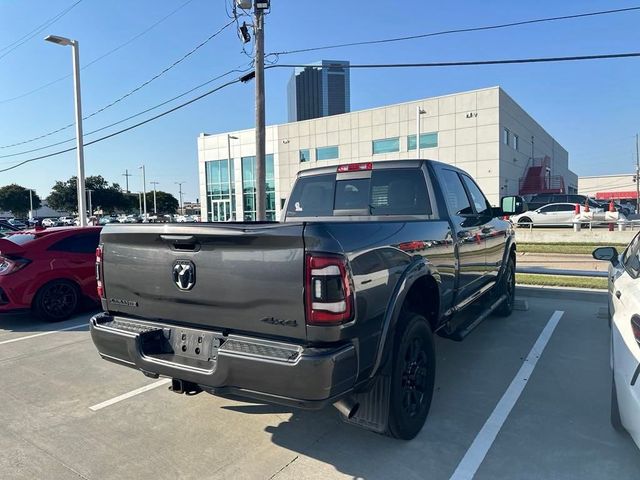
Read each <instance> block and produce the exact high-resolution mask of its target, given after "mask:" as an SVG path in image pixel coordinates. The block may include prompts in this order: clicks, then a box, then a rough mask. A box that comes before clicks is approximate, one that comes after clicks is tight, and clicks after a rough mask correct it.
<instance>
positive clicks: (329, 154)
mask: <svg viewBox="0 0 640 480" xmlns="http://www.w3.org/2000/svg"><path fill="white" fill-rule="evenodd" d="M339 155H340V152H339V150H338V147H320V148H316V160H318V161H320V160H333V159H334V158H338V157H339Z"/></svg>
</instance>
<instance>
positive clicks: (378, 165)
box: [298, 159, 461, 177]
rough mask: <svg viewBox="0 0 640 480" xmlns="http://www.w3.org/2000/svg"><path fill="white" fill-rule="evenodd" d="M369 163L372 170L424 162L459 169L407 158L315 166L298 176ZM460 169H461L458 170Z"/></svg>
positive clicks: (418, 166) (410, 165)
mask: <svg viewBox="0 0 640 480" xmlns="http://www.w3.org/2000/svg"><path fill="white" fill-rule="evenodd" d="M365 163H370V164H371V165H372V170H381V169H388V168H389V169H390V168H420V167H421V166H422V165H424V164H425V163H432V164H434V163H436V164H442V165H447V167H451V168H453V169H454V170H459V169H458V168H456V167H455V166H454V165H449V164H445V163H443V162H438V161H436V160H426V159H408V160H379V161H377V162H353V163H348V164H340V165H330V166H327V167H316V168H309V169H305V170H301V171H299V172H298V177H307V176H311V175H321V174H323V173H336V170H337V168H338V167H340V166H343V165H359V164H365ZM460 171H461V170H460Z"/></svg>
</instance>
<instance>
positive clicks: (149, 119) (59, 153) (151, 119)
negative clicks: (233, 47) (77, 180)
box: [0, 78, 240, 173]
mask: <svg viewBox="0 0 640 480" xmlns="http://www.w3.org/2000/svg"><path fill="white" fill-rule="evenodd" d="M239 82H240V79H239V78H237V79H235V80H230V81H228V82H227V83H223V84H222V85H220V86H218V87H216V88H214V89H212V90H209V91H207V92H205V93H203V94H202V95H199V96H197V97H195V98H192V99H191V100H189V101H187V102H184V103H181V104H180V105H176V106H175V107H173V108H170V109H169V110H165V111H164V112H162V113H159V114H158V115H155V116H153V117H150V118H147V119H146V120H143V121H141V122H138V123H136V124H134V125H131V126H129V127H126V128H123V129H122V130H118V131H117V132H113V133H110V134H109V135H105V136H104V137H100V138H96V139H95V140H91V141H90V142H87V143H84V144H83V145H84V146H85V147H88V146H89V145H93V144H94V143H99V142H102V141H104V140H107V139H108V138H111V137H115V136H117V135H120V134H122V133H125V132H128V131H129V130H133V129H134V128H138V127H141V126H142V125H145V124H147V123H149V122H152V121H154V120H157V119H158V118H161V117H164V116H165V115H169V114H170V113H173V112H175V111H176V110H179V109H181V108H184V107H186V106H187V105H191V104H192V103H194V102H197V101H198V100H201V99H203V98H205V97H207V96H209V95H211V94H212V93H215V92H217V91H219V90H222V89H223V88H226V87H228V86H230V85H233V84H234V83H239ZM75 149H76V147H70V148H67V149H64V150H59V151H57V152H53V153H48V154H46V155H40V156H39V157H34V158H29V159H27V160H23V161H21V162H20V163H17V164H15V165H12V166H11V167H7V168H3V169H0V173H2V172H7V171H9V170H13V169H15V168H18V167H20V166H22V165H25V164H27V163H31V162H35V161H36V160H42V159H44V158H49V157H55V156H58V155H62V154H63V153H67V152H71V151H73V150H75Z"/></svg>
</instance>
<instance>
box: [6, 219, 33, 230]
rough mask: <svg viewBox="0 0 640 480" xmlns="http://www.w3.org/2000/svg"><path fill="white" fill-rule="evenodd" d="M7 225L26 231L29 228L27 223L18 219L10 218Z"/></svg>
mask: <svg viewBox="0 0 640 480" xmlns="http://www.w3.org/2000/svg"><path fill="white" fill-rule="evenodd" d="M7 223H8V224H9V225H11V226H13V227H16V228H18V229H19V230H24V229H25V228H27V227H28V225H27V224H26V223H25V222H23V221H21V220H18V219H17V218H10V219H9V220H7Z"/></svg>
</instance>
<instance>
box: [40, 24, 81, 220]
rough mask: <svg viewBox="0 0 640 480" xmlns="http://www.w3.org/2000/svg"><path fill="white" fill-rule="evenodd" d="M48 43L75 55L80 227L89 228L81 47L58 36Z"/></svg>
mask: <svg viewBox="0 0 640 480" xmlns="http://www.w3.org/2000/svg"><path fill="white" fill-rule="evenodd" d="M45 40H46V41H48V42H52V43H55V44H58V45H63V46H69V45H70V46H71V50H72V55H73V90H74V103H75V111H76V153H77V160H78V182H77V183H78V185H77V187H78V188H77V193H78V216H79V217H80V226H81V227H86V226H87V202H86V199H85V195H84V190H85V181H84V147H83V135H82V100H81V97H80V45H79V43H78V41H77V40H71V39H69V38H65V37H58V36H56V35H49V36H47V37H46V38H45Z"/></svg>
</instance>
